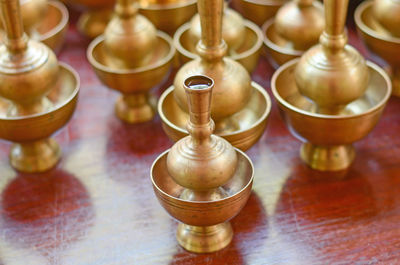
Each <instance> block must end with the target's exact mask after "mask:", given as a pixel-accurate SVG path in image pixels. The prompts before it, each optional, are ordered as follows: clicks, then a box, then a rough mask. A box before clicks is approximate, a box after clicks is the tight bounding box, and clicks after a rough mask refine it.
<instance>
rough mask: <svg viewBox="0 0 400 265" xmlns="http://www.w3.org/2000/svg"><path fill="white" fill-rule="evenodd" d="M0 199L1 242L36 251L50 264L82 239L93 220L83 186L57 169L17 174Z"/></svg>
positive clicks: (88, 199) (66, 173) (89, 203)
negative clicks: (3, 231) (2, 236)
mask: <svg viewBox="0 0 400 265" xmlns="http://www.w3.org/2000/svg"><path fill="white" fill-rule="evenodd" d="M1 197H2V203H1V212H2V213H1V218H2V220H1V227H2V229H6V231H8V233H4V235H5V240H7V241H9V242H10V243H12V244H15V245H18V246H20V247H23V248H28V249H30V250H37V251H38V252H39V253H41V254H42V255H43V256H45V257H46V258H47V259H49V261H50V262H51V261H52V260H54V259H58V258H59V256H60V252H62V250H63V249H66V248H68V247H69V245H71V244H73V242H75V241H77V240H79V238H81V237H82V236H84V234H85V233H86V232H87V229H88V228H89V227H90V226H91V225H92V223H93V220H94V217H95V216H94V215H95V214H94V209H93V205H92V202H91V198H90V196H89V193H88V191H87V190H86V188H85V186H84V185H83V184H82V183H81V182H80V181H79V180H78V179H77V178H76V177H75V176H73V175H71V174H70V173H68V172H65V171H63V170H61V169H58V168H56V169H53V170H50V171H48V172H46V173H43V174H22V173H19V174H18V175H17V177H16V178H15V179H14V180H12V181H11V182H10V183H9V184H8V185H7V186H6V187H5V189H4V190H3V191H2V193H1Z"/></svg>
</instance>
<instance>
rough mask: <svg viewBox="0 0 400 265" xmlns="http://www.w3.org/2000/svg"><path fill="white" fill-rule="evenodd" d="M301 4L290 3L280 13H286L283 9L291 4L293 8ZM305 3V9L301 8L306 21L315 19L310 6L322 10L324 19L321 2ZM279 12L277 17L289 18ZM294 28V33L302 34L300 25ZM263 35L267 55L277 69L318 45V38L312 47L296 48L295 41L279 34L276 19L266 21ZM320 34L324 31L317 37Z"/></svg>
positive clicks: (297, 2)
mask: <svg viewBox="0 0 400 265" xmlns="http://www.w3.org/2000/svg"><path fill="white" fill-rule="evenodd" d="M301 2H302V1H301V0H298V1H290V2H289V3H287V4H285V5H284V6H282V7H281V8H280V10H279V11H281V10H282V11H284V10H283V8H284V7H287V6H288V5H289V4H290V5H291V6H293V4H295V5H301V4H302V3H301ZM304 2H305V3H304V4H303V5H304V6H305V8H299V10H300V12H303V13H304V14H303V17H304V21H309V22H310V23H312V21H313V20H314V19H315V13H314V14H312V15H311V14H310V13H311V12H309V11H307V9H310V5H311V6H312V8H315V10H321V18H322V17H323V5H322V4H321V3H320V2H318V1H313V2H312V3H310V1H308V0H305V1H304ZM279 11H278V13H277V15H278V14H279V15H281V16H282V17H283V18H286V17H287V16H288V14H285V13H282V14H280V12H279ZM286 11H288V10H286ZM286 13H287V12H286ZM304 21H303V23H304ZM304 24H305V23H304ZM294 26H295V27H294V28H293V30H294V31H300V32H301V30H299V29H298V25H294ZM304 26H306V25H304ZM262 33H263V42H264V47H265V49H266V51H267V54H268V55H269V57H268V59H269V60H270V62H271V64H272V65H273V66H274V67H275V68H278V67H279V66H280V65H282V64H284V63H286V62H288V61H290V60H292V59H295V58H298V57H300V56H301V55H302V54H303V53H304V51H306V50H307V49H308V48H310V47H311V46H312V45H315V44H317V43H318V38H315V42H314V43H313V44H311V45H306V47H303V48H301V49H300V48H298V47H295V45H294V43H293V41H291V40H289V39H287V38H284V37H283V36H281V35H280V34H279V33H278V32H277V30H276V27H275V18H271V19H269V20H267V21H265V23H264V24H263V25H262ZM320 33H322V29H321V30H318V31H316V32H315V34H316V35H318V34H320ZM299 41H300V40H299Z"/></svg>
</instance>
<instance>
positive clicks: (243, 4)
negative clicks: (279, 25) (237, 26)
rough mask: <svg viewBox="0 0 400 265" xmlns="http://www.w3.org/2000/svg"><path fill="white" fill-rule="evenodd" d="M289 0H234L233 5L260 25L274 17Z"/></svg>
mask: <svg viewBox="0 0 400 265" xmlns="http://www.w3.org/2000/svg"><path fill="white" fill-rule="evenodd" d="M286 1H287V0H233V5H234V6H235V9H237V10H238V11H239V12H240V13H242V14H243V16H244V17H245V18H247V19H249V20H251V21H253V22H254V23H256V24H257V25H258V26H261V25H262V24H263V23H264V22H265V21H267V20H268V19H270V18H272V17H273V16H274V15H275V14H276V12H278V9H279V8H280V7H281V6H282V5H284V4H285V3H286Z"/></svg>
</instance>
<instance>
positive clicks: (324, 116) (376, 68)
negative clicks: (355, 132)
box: [271, 58, 392, 120]
mask: <svg viewBox="0 0 400 265" xmlns="http://www.w3.org/2000/svg"><path fill="white" fill-rule="evenodd" d="M299 61H300V58H296V59H293V60H290V61H289V62H287V63H285V64H283V65H282V66H281V67H279V68H278V70H276V71H275V73H274V74H273V75H272V78H271V90H272V94H273V95H274V97H275V99H276V100H277V101H278V102H279V103H280V104H282V105H284V106H285V107H286V108H288V109H290V110H291V111H294V112H296V113H299V114H302V115H305V116H309V117H314V118H320V119H330V120H340V119H351V118H357V117H361V116H365V115H368V114H370V113H372V112H375V111H376V110H378V109H380V108H381V107H383V106H384V105H385V104H386V102H387V101H388V100H389V98H390V96H391V94H392V83H391V80H390V78H389V76H388V74H387V73H386V72H385V71H384V70H383V69H382V68H380V67H379V66H378V65H376V64H374V63H373V62H371V61H367V66H368V68H372V69H373V70H374V71H376V72H377V73H378V74H379V75H380V76H381V77H382V78H383V79H384V80H385V81H386V84H387V89H386V94H385V96H384V97H383V99H382V100H381V101H380V102H379V103H378V104H376V105H375V106H373V107H372V108H370V109H368V110H367V111H365V112H362V113H358V114H350V115H327V114H320V113H312V112H309V111H306V110H302V109H300V108H297V107H295V106H293V105H292V104H290V103H289V102H287V101H286V100H284V99H283V98H282V97H281V96H280V94H279V92H278V90H277V88H276V80H277V79H278V78H279V76H280V74H281V73H282V72H284V71H286V70H287V69H288V68H290V67H292V66H293V65H295V64H297V63H298V62H299Z"/></svg>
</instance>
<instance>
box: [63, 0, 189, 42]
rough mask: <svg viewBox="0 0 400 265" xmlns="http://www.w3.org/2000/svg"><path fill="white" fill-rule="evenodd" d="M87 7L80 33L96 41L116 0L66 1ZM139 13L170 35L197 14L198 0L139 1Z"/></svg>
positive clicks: (80, 20) (81, 19) (82, 16)
mask: <svg viewBox="0 0 400 265" xmlns="http://www.w3.org/2000/svg"><path fill="white" fill-rule="evenodd" d="M66 1H69V2H72V3H74V4H76V5H80V6H85V7H86V11H85V12H84V13H83V14H82V15H81V17H80V19H79V21H78V29H79V31H80V32H81V33H82V34H83V35H85V36H87V37H89V38H91V39H94V38H96V37H97V36H99V35H101V34H103V32H104V30H105V28H106V26H107V24H108V22H109V21H110V19H111V17H112V13H113V12H112V6H113V5H114V3H115V2H116V1H115V0H101V1H95V0H66ZM138 2H139V13H140V14H142V15H144V16H145V17H147V18H148V19H149V20H150V21H151V22H152V23H153V24H154V26H155V27H156V28H157V29H159V30H161V31H164V32H167V33H168V34H170V35H173V34H174V33H175V31H176V30H177V28H179V27H180V26H181V25H182V24H184V23H185V22H187V21H189V20H190V18H191V17H192V16H193V15H194V14H196V0H139V1H138Z"/></svg>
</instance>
